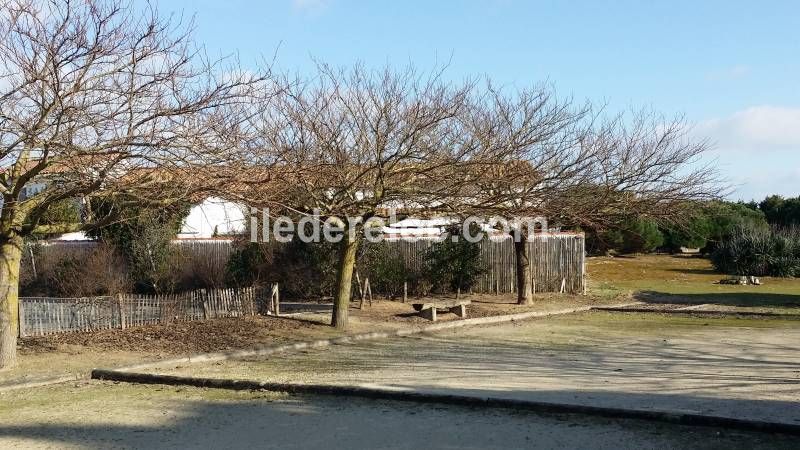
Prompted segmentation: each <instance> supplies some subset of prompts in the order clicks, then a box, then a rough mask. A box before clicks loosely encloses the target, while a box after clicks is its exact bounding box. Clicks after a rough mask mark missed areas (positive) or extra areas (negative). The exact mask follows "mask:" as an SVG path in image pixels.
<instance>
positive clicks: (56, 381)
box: [0, 373, 91, 392]
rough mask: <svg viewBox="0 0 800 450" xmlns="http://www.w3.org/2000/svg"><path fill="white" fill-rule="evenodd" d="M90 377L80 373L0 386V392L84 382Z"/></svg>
mask: <svg viewBox="0 0 800 450" xmlns="http://www.w3.org/2000/svg"><path fill="white" fill-rule="evenodd" d="M90 377H91V374H87V373H82V374H77V375H64V376H60V377H53V378H43V379H40V380H31V381H23V382H21V383H14V384H6V385H0V392H7V391H14V390H17V389H29V388H35V387H42V386H50V385H51V384H61V383H69V382H70V381H80V380H86V379H88V378H90Z"/></svg>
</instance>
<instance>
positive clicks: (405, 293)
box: [403, 281, 408, 303]
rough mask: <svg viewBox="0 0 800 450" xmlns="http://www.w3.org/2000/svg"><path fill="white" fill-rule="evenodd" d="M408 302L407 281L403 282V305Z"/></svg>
mask: <svg viewBox="0 0 800 450" xmlns="http://www.w3.org/2000/svg"><path fill="white" fill-rule="evenodd" d="M407 300H408V281H403V303H405V302H406V301H407Z"/></svg>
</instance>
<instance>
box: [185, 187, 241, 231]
mask: <svg viewBox="0 0 800 450" xmlns="http://www.w3.org/2000/svg"><path fill="white" fill-rule="evenodd" d="M245 211H246V208H245V207H244V206H243V205H240V204H237V203H234V202H230V201H227V200H223V199H221V198H217V197H208V198H207V199H205V200H203V201H202V202H201V203H199V204H197V205H194V206H192V208H191V210H189V215H188V216H186V219H184V221H183V225H182V226H181V231H180V233H178V239H208V238H213V237H218V236H227V235H232V234H242V233H244V232H245V231H246V229H247V228H246V226H247V222H246V220H248V219H247V216H246V215H245Z"/></svg>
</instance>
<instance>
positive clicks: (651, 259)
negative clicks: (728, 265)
mask: <svg viewBox="0 0 800 450" xmlns="http://www.w3.org/2000/svg"><path fill="white" fill-rule="evenodd" d="M588 272H589V279H590V289H591V292H592V293H593V294H594V295H597V296H600V297H606V298H607V297H611V296H620V295H632V296H633V297H634V298H635V299H637V300H642V301H645V302H648V301H651V302H669V303H687V304H701V303H710V304H717V305H724V306H734V307H761V308H779V309H781V310H785V309H786V308H788V309H800V279H797V278H770V277H767V278H762V282H763V283H764V284H763V285H761V286H735V285H723V284H716V282H718V281H719V280H721V279H723V278H725V276H724V275H722V274H718V273H715V272H714V270H713V269H712V267H711V263H710V262H709V261H708V260H706V259H702V258H689V257H679V256H667V255H644V256H637V257H631V258H628V257H625V258H619V257H618V258H606V257H603V258H590V259H589V269H588Z"/></svg>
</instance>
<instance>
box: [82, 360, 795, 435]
mask: <svg viewBox="0 0 800 450" xmlns="http://www.w3.org/2000/svg"><path fill="white" fill-rule="evenodd" d="M92 379H95V380H107V381H118V382H126V383H138V384H162V385H171V386H194V387H200V388H215V389H229V390H266V391H275V392H286V393H290V394H311V395H331V396H347V397H361V398H369V399H376V400H399V401H410V402H416V403H435V404H447V405H458V406H471V407H484V408H503V409H514V410H527V411H532V412H540V413H562V414H584V415H592V416H602V417H610V418H621V419H639V420H649V421H657V422H666V423H671V424H679V425H692V426H709V427H720V428H730V429H736V430H746V431H760V432H769V433H784V434H792V435H800V425H795V424H790V423H782V422H768V421H760V420H750V419H736V418H732V417H724V416H712V415H704V414H691V413H683V412H677V411H654V410H642V409H628V408H614V407H604V406H593V405H579V404H570V403H552V402H540V401H532V400H517V399H507V398H497V397H477V396H468V395H455V394H439V393H431V392H420V391H413V390H402V391H401V390H391V389H380V388H371V387H363V386H339V385H326V384H297V383H272V382H260V381H252V380H231V379H214V378H194V377H180V376H173V375H154V374H148V373H136V372H122V371H117V370H102V369H95V370H93V371H92Z"/></svg>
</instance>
